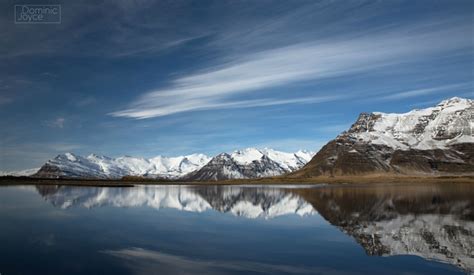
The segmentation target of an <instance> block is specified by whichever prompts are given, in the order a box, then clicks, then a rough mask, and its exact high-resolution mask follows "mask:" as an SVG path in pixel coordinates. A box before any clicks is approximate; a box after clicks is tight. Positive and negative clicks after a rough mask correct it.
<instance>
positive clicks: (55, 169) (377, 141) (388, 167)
mask: <svg viewBox="0 0 474 275" xmlns="http://www.w3.org/2000/svg"><path fill="white" fill-rule="evenodd" d="M473 171H474V101H473V100H471V99H464V98H458V97H453V98H450V99H447V100H444V101H442V102H440V103H439V104H437V105H436V106H434V107H429V108H425V109H417V110H412V111H410V112H408V113H403V114H392V113H381V112H373V113H361V114H360V115H359V117H358V119H357V120H356V122H355V123H354V124H352V126H351V127H350V128H349V129H348V130H347V131H344V132H342V133H341V134H339V135H338V136H337V137H336V138H335V139H333V140H331V141H329V142H328V143H327V144H326V145H325V146H323V147H322V148H321V150H320V151H319V152H318V153H317V154H316V155H314V154H313V153H312V152H308V151H298V152H295V153H285V152H280V151H276V150H273V149H268V148H265V149H255V148H247V149H244V150H239V151H235V152H233V153H230V154H229V153H221V154H219V155H217V156H215V157H212V158H211V157H209V156H206V155H203V154H193V155H187V156H179V157H162V156H158V157H155V158H151V159H144V158H136V157H128V156H124V157H119V158H110V157H106V156H98V155H95V154H92V155H89V156H87V157H81V156H77V155H75V154H73V153H65V154H60V155H58V156H57V157H55V158H54V159H51V160H49V161H47V162H46V163H45V164H44V165H43V166H42V167H41V168H40V169H39V170H38V171H37V172H36V173H35V174H34V175H33V176H35V177H41V178H88V179H119V178H122V177H124V176H138V177H144V178H153V179H173V180H178V179H179V180H201V181H203V180H226V179H251V178H262V177H274V176H280V175H286V176H288V177H291V178H310V177H320V176H323V177H335V176H360V175H453V174H456V175H472V174H473V173H474V172H473ZM31 173H32V170H29V171H20V172H11V173H9V174H10V175H17V176H18V175H31ZM3 175H6V173H3Z"/></svg>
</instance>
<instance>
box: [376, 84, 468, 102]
mask: <svg viewBox="0 0 474 275" xmlns="http://www.w3.org/2000/svg"><path fill="white" fill-rule="evenodd" d="M471 87H472V83H460V84H450V85H442V86H439V87H430V88H422V89H414V90H410V91H403V92H398V93H393V94H390V95H386V96H382V97H380V98H378V99H379V100H401V99H406V98H411V97H417V96H421V95H430V94H435V93H440V92H445V91H451V90H455V91H459V90H464V89H470V88H471Z"/></svg>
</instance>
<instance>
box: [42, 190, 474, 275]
mask: <svg viewBox="0 0 474 275" xmlns="http://www.w3.org/2000/svg"><path fill="white" fill-rule="evenodd" d="M37 190H38V192H39V193H40V194H41V195H42V196H43V197H44V198H45V199H46V200H47V201H49V202H50V203H52V204H53V205H54V206H56V207H61V208H68V207H76V206H80V207H86V208H93V207H99V206H113V207H136V206H146V207H151V208H155V209H161V208H173V209H178V210H183V211H192V212H203V211H207V210H211V209H214V210H216V211H219V212H223V213H231V214H233V215H236V216H242V217H246V218H266V219H268V218H275V217H278V216H281V215H288V214H297V215H300V216H307V215H313V214H316V213H319V214H320V215H321V216H322V217H323V218H324V219H326V220H327V221H328V222H330V223H331V224H332V225H334V226H336V227H338V228H339V229H341V230H342V231H343V232H344V233H346V234H348V235H350V236H352V237H353V238H354V239H355V240H356V241H357V242H358V243H359V244H360V245H361V246H362V247H363V248H364V249H365V251H366V253H367V254H368V255H378V256H389V255H417V256H420V257H423V258H425V259H430V260H435V261H439V262H444V263H449V264H452V265H456V266H458V267H460V268H462V269H464V270H465V271H468V272H473V271H474V249H473V248H474V212H473V200H474V188H473V187H471V186H469V185H460V184H456V185H449V184H444V185H409V184H407V185H402V184H400V185H372V186H318V187H313V188H309V187H303V188H280V187H271V188H270V187H243V186H137V187H133V188H99V187H97V188H96V187H88V188H84V187H72V186H38V187H37Z"/></svg>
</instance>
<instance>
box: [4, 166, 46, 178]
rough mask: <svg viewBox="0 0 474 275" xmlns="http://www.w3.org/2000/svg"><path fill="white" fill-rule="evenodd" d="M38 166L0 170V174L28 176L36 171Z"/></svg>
mask: <svg viewBox="0 0 474 275" xmlns="http://www.w3.org/2000/svg"><path fill="white" fill-rule="evenodd" d="M38 170H39V168H31V169H25V170H18V171H8V172H6V171H3V172H2V171H0V176H14V177H28V176H31V175H34V174H35V173H36V172H38Z"/></svg>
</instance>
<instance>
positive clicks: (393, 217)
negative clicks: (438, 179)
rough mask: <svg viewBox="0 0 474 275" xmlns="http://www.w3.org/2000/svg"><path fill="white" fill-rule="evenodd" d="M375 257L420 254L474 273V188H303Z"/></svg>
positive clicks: (324, 213)
mask: <svg viewBox="0 0 474 275" xmlns="http://www.w3.org/2000/svg"><path fill="white" fill-rule="evenodd" d="M296 193H297V194H299V195H301V196H302V197H304V198H305V199H306V200H307V201H308V202H310V203H311V204H312V205H313V206H314V207H315V208H316V209H317V210H318V212H319V214H320V215H322V216H323V217H324V218H325V219H326V220H328V221H329V222H330V223H331V224H332V225H335V226H337V227H338V228H340V229H341V230H342V231H343V232H345V233H346V234H348V235H350V236H352V237H354V238H355V239H356V241H357V242H358V243H359V244H360V245H362V246H363V247H364V249H365V250H366V252H367V254H369V255H379V256H386V255H417V256H421V257H423V258H425V259H431V260H436V261H440V262H445V263H450V264H453V265H457V266H459V267H461V268H462V269H464V270H466V271H470V272H473V271H474V211H473V200H474V188H473V187H472V186H470V185H454V184H453V185H404V186H403V185H402V186H365V187H350V186H349V187H343V188H323V189H317V190H316V189H313V190H311V189H308V190H298V191H296Z"/></svg>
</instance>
